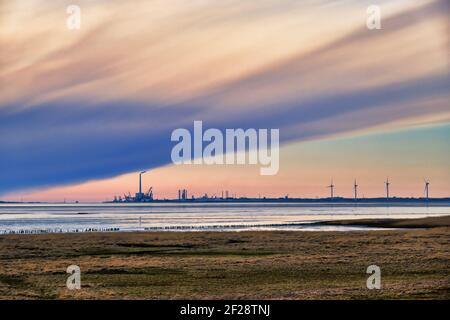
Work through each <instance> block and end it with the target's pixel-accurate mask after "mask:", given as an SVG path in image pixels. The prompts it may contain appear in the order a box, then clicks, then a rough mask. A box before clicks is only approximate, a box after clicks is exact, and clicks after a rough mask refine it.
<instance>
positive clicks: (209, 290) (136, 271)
mask: <svg viewBox="0 0 450 320" xmlns="http://www.w3.org/2000/svg"><path fill="white" fill-rule="evenodd" d="M449 231H450V228H448V227H441V228H432V229H428V230H401V231H400V230H397V231H393V230H389V231H388V230H386V231H364V232H362V231H361V232H359V231H358V232H297V231H295V232H293V231H292V232H281V231H273V232H272V231H270V232H222V233H220V232H155V233H153V232H141V233H139V232H133V233H84V234H45V235H8V236H6V235H5V236H0V248H1V250H0V298H2V299H36V298H40V299H74V298H76V299H357V298H363V299H386V298H387V299H408V298H413V299H448V298H450V294H449V292H450V291H449V289H450V268H449V267H450V255H449V245H448V243H450V241H449V240H450V236H449V235H450V233H449ZM71 264H76V265H78V266H80V268H81V281H82V289H81V290H75V291H71V290H68V289H67V288H66V285H65V284H66V279H67V277H68V274H66V273H65V270H66V268H67V267H68V266H69V265H71ZM371 264H376V265H378V266H380V267H381V270H382V290H368V289H367V288H366V279H367V277H368V275H367V274H366V268H367V266H369V265H371Z"/></svg>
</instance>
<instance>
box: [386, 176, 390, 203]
mask: <svg viewBox="0 0 450 320" xmlns="http://www.w3.org/2000/svg"><path fill="white" fill-rule="evenodd" d="M384 183H385V184H386V199H388V200H389V185H390V184H391V183H390V182H389V177H388V178H387V179H386V181H385V182H384Z"/></svg>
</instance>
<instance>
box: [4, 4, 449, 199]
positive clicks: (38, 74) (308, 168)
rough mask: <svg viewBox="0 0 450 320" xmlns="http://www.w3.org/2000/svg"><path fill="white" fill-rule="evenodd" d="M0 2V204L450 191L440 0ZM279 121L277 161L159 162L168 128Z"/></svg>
mask: <svg viewBox="0 0 450 320" xmlns="http://www.w3.org/2000/svg"><path fill="white" fill-rule="evenodd" d="M76 2H77V4H78V5H79V6H80V8H81V27H80V29H79V30H69V29H68V28H67V26H66V19H67V17H68V14H67V12H66V9H67V6H68V5H71V4H73V1H51V2H50V1H40V0H26V1H25V0H12V1H8V2H2V3H1V4H0V47H1V48H2V50H0V87H1V90H0V199H3V200H20V199H22V200H25V201H62V200H64V199H66V200H68V201H75V200H78V201H103V200H107V199H112V197H113V196H114V195H120V194H123V193H127V192H131V193H132V194H133V193H134V192H136V191H137V190H136V189H137V172H139V171H140V170H144V169H145V170H148V173H146V174H145V175H144V178H143V182H144V186H145V187H146V188H147V187H149V186H150V185H151V186H153V187H154V189H155V195H156V196H157V197H159V198H165V197H167V198H171V197H176V195H177V190H178V189H180V188H188V189H189V190H190V193H191V194H196V195H202V194H204V193H208V194H209V195H214V194H216V195H220V193H221V191H222V190H229V191H230V193H231V194H234V193H235V194H238V195H246V196H258V195H266V196H284V195H289V196H304V197H322V196H327V195H328V192H329V190H327V188H326V185H328V184H329V183H330V179H331V178H333V181H334V183H335V184H336V194H337V195H339V196H351V195H352V185H353V181H354V179H358V184H360V188H361V193H362V194H364V196H366V197H372V196H382V195H383V192H384V189H383V182H384V180H385V179H386V178H387V177H389V179H390V180H391V181H392V185H391V188H392V193H393V194H394V195H397V196H422V195H423V188H424V186H423V184H424V182H423V179H425V178H426V179H429V180H430V182H431V185H430V194H431V196H436V197H438V196H439V197H441V196H450V169H449V168H450V166H449V165H450V147H449V144H448V138H449V137H450V107H449V105H450V104H449V95H450V90H449V88H450V76H449V48H450V43H449V32H448V31H449V20H448V12H449V4H448V2H447V1H445V0H437V1H429V0H417V1H406V0H390V1H375V2H376V4H377V5H379V7H380V8H381V13H382V15H381V17H382V20H381V25H382V28H381V29H380V30H369V29H368V28H367V27H366V19H367V12H366V10H367V7H368V6H369V5H371V4H374V1H361V0H358V1H357V0H347V1H325V0H317V1H294V0H259V1H242V0H240V1H238V0H224V1H207V0H194V1H184V0H183V1H182V0H164V1H162V0H161V1H126V2H124V1H114V0H108V1H106V0H105V1H92V0H90V1H87V0H86V1H76ZM194 120H202V121H203V123H204V124H205V125H206V126H207V127H211V128H219V129H225V128H257V129H258V128H279V130H280V140H281V145H282V147H281V150H280V170H279V173H278V174H277V175H275V176H261V175H260V174H259V167H258V166H252V165H245V166H242V165H241V166H237V165H236V166H230V165H228V166H225V165H224V166H219V165H214V166H207V165H203V166H199V165H183V166H175V165H173V164H171V159H170V152H171V148H172V146H173V143H172V142H171V141H170V134H171V132H172V131H173V130H174V129H176V128H192V125H193V121H194Z"/></svg>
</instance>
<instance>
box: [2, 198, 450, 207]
mask: <svg viewBox="0 0 450 320" xmlns="http://www.w3.org/2000/svg"><path fill="white" fill-rule="evenodd" d="M129 203H142V204H151V203H176V204H196V203H221V204H223V203H279V204H289V203H305V204H336V205H354V204H369V205H376V204H384V205H401V204H406V205H448V206H450V197H445V198H429V199H426V198H400V197H399V198H397V197H392V198H389V199H386V198H361V199H353V198H341V197H334V198H286V197H283V198H245V197H241V198H228V199H224V198H206V199H204V198H194V199H185V200H179V199H154V200H151V201H100V202H77V201H71V202H45V201H42V202H41V201H32V202H21V201H0V204H80V205H82V204H129Z"/></svg>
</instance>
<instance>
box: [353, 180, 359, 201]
mask: <svg viewBox="0 0 450 320" xmlns="http://www.w3.org/2000/svg"><path fill="white" fill-rule="evenodd" d="M353 190H354V192H355V200H357V199H358V184H357V183H356V179H355V182H354V184H353Z"/></svg>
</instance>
